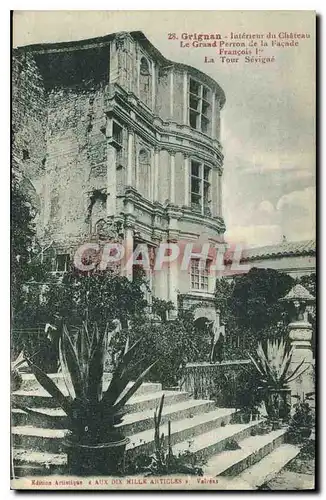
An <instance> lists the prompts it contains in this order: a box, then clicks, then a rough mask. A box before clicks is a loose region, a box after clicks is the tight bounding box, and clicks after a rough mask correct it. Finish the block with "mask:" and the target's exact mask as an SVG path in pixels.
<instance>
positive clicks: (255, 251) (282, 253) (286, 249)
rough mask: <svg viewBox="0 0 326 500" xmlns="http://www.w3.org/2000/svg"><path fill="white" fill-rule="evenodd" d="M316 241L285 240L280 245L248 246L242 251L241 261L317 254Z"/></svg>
mask: <svg viewBox="0 0 326 500" xmlns="http://www.w3.org/2000/svg"><path fill="white" fill-rule="evenodd" d="M315 254H316V241H315V240H306V241H284V242H282V243H280V244H279V245H268V246H265V247H257V248H248V249H246V250H244V251H243V252H242V257H241V261H251V260H260V259H272V258H273V257H291V256H297V255H298V256H300V255H315Z"/></svg>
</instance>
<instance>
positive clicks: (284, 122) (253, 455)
mask: <svg viewBox="0 0 326 500" xmlns="http://www.w3.org/2000/svg"><path fill="white" fill-rule="evenodd" d="M315 48H316V13H315V12H314V11H312V10H306V11H299V10H297V11H296V10H293V11H285V10H284V11H282V10H278V11H268V10H260V11H257V10H256V11H254V10H253V11H239V10H233V11H227V10H225V11H224V10H219V11H218V10H216V11H200V10H198V11H181V10H180V11H168V10H167V11H146V10H144V11H109V10H107V11H95V10H94V11H92V10H89V11H72V10H71V11H70V10H66V11H64V10H57V11H51V10H43V11H36V10H34V11H33V10H14V11H13V12H12V48H11V217H10V219H11V318H10V321H11V330H10V339H11V340H10V367H11V370H10V371H11V376H10V387H11V409H10V414H11V456H10V475H11V478H10V479H11V488H12V489H14V490H34V491H37V490H72V491H79V490H94V491H95V490H144V491H145V490H164V491H165V490H166V491H169V490H171V491H172V490H175V491H177V490H180V491H182V490H199V491H200V490H211V491H214V490H219V491H233V490H234V491H248V490H251V491H257V490H259V491H275V492H277V491H280V490H281V491H285V490H287V491H294V490H315V489H316V478H315V454H316V445H315V443H316V439H318V436H316V404H317V403H318V402H316V399H317V393H316V389H315V380H316V377H315V373H316V368H317V367H316V365H315V360H316V356H317V353H316V345H317V338H316V337H317V336H316V323H317V311H316V131H315V128H316V102H315V101H316V53H315V52H316V49H315Z"/></svg>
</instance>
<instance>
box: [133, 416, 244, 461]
mask: <svg viewBox="0 0 326 500" xmlns="http://www.w3.org/2000/svg"><path fill="white" fill-rule="evenodd" d="M235 411H236V410H234V409H232V408H216V409H215V410H213V411H209V412H208V413H201V414H199V415H195V416H193V417H191V418H185V419H182V420H177V421H174V422H171V444H172V445H174V444H176V443H178V442H180V441H184V440H185V439H189V438H193V437H195V436H198V435H199V434H202V433H203V432H207V431H208V430H211V429H215V430H216V429H217V428H218V427H219V426H220V425H221V424H222V423H224V424H225V425H227V424H228V423H229V422H230V421H231V419H232V417H233V415H234V414H235ZM162 433H163V434H164V436H165V440H164V441H165V444H166V445H167V442H168V425H167V424H163V425H161V426H160V434H161V435H162ZM129 437H130V443H129V444H128V445H127V452H128V453H129V454H131V455H132V456H133V455H134V454H135V455H138V454H140V453H152V452H153V451H154V427H153V426H152V428H151V429H148V430H146V431H143V432H139V433H137V434H133V435H131V436H129Z"/></svg>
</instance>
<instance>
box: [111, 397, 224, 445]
mask: <svg viewBox="0 0 326 500" xmlns="http://www.w3.org/2000/svg"><path fill="white" fill-rule="evenodd" d="M214 409H216V405H215V402H214V401H209V400H201V399H196V400H195V399H188V400H186V401H182V402H181V403H175V404H171V405H164V406H163V410H162V419H161V422H162V425H163V424H165V423H167V422H168V420H170V421H171V422H175V421H176V420H181V419H185V418H192V417H194V416H196V415H202V414H205V413H207V412H208V411H212V410H214ZM153 424H154V410H153V409H150V410H145V411H142V412H137V413H128V414H127V415H125V416H124V419H123V422H122V423H121V424H120V426H121V427H123V429H124V432H125V433H126V435H127V436H131V435H132V434H136V433H140V432H143V431H146V430H148V429H152V428H153Z"/></svg>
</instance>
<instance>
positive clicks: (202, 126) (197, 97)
mask: <svg viewBox="0 0 326 500" xmlns="http://www.w3.org/2000/svg"><path fill="white" fill-rule="evenodd" d="M188 95H189V101H188V102H189V124H190V127H191V128H195V129H196V130H201V132H203V133H204V134H207V133H208V132H209V124H210V121H211V113H212V103H211V100H212V95H211V91H210V90H209V88H208V87H206V86H205V85H202V84H201V83H199V82H197V81H196V80H193V79H192V78H190V81H189V93H188Z"/></svg>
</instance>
